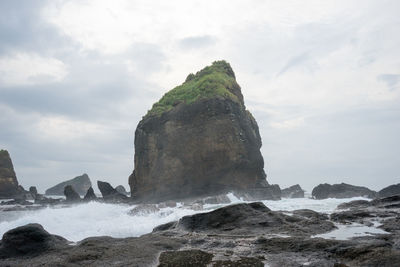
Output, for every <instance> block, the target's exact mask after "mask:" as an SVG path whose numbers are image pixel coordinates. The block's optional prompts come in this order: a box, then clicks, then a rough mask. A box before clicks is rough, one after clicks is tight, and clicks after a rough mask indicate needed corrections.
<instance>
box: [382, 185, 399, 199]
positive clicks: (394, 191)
mask: <svg viewBox="0 0 400 267" xmlns="http://www.w3.org/2000/svg"><path fill="white" fill-rule="evenodd" d="M378 195H379V197H391V196H395V195H400V184H393V185H390V186H388V187H385V188H383V189H382V190H381V191H379V192H378Z"/></svg>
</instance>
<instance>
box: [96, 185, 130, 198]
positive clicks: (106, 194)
mask: <svg viewBox="0 0 400 267" xmlns="http://www.w3.org/2000/svg"><path fill="white" fill-rule="evenodd" d="M97 187H98V188H99V190H100V193H101V195H102V196H103V199H105V200H113V201H125V200H127V199H128V197H127V196H125V195H123V194H121V193H119V192H118V191H117V190H115V188H114V187H112V186H111V185H110V184H109V183H107V182H102V181H97Z"/></svg>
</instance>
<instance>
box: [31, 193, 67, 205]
mask: <svg viewBox="0 0 400 267" xmlns="http://www.w3.org/2000/svg"><path fill="white" fill-rule="evenodd" d="M62 202H63V199H62V198H48V197H45V196H43V195H37V196H36V199H35V204H40V205H55V204H59V203H62Z"/></svg>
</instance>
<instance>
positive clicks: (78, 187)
mask: <svg viewBox="0 0 400 267" xmlns="http://www.w3.org/2000/svg"><path fill="white" fill-rule="evenodd" d="M67 185H71V186H72V187H73V188H74V190H75V191H76V192H77V193H78V194H79V195H81V196H84V195H85V194H86V192H87V190H88V189H89V187H91V186H92V182H90V178H89V176H88V175H87V174H86V173H84V174H82V175H81V176H77V177H75V178H73V179H71V180H68V181H65V182H62V183H59V184H57V185H55V186H53V187H51V188H49V189H47V190H46V193H45V194H46V195H55V196H62V195H63V194H64V187H66V186H67Z"/></svg>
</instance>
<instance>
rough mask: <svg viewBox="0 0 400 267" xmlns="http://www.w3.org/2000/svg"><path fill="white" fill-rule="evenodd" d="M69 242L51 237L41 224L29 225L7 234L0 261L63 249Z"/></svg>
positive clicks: (0, 248) (2, 241) (3, 241)
mask: <svg viewBox="0 0 400 267" xmlns="http://www.w3.org/2000/svg"><path fill="white" fill-rule="evenodd" d="M67 243H68V241H67V240H66V239H64V238H62V237H60V236H56V235H51V234H49V233H48V232H47V231H46V230H44V229H43V227H42V226H41V225H40V224H27V225H25V226H21V227H18V228H15V229H12V230H10V231H8V232H6V233H5V234H4V235H3V239H2V240H1V245H0V259H4V258H9V257H20V256H24V257H30V256H37V255H38V254H41V253H44V252H47V251H49V250H55V249H59V248H63V247H65V246H66V245H67Z"/></svg>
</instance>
